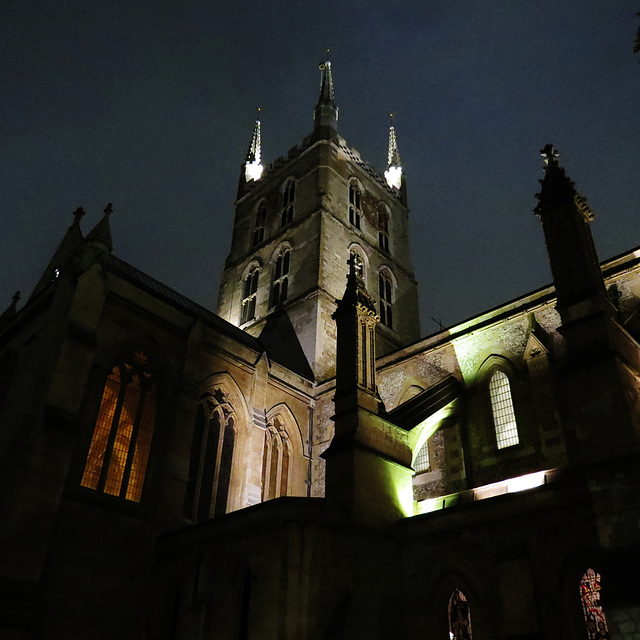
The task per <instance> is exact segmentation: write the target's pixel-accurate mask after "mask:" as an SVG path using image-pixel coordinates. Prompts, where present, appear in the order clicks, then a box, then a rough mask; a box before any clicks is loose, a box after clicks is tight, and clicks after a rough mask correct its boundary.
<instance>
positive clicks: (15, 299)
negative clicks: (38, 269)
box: [11, 291, 20, 306]
mask: <svg viewBox="0 0 640 640" xmlns="http://www.w3.org/2000/svg"><path fill="white" fill-rule="evenodd" d="M18 300H20V292H19V291H16V292H15V293H14V294H13V296H11V303H12V304H13V306H16V305H17V304H18Z"/></svg>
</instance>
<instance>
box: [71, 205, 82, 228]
mask: <svg viewBox="0 0 640 640" xmlns="http://www.w3.org/2000/svg"><path fill="white" fill-rule="evenodd" d="M84 215H85V210H84V209H83V208H82V207H78V208H77V209H76V210H75V211H74V212H73V218H74V221H75V223H76V224H80V220H81V219H82V217H83V216H84Z"/></svg>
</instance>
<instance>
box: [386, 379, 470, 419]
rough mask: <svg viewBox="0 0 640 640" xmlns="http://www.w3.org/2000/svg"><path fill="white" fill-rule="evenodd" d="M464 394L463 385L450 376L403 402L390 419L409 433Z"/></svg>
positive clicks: (389, 416)
mask: <svg viewBox="0 0 640 640" xmlns="http://www.w3.org/2000/svg"><path fill="white" fill-rule="evenodd" d="M461 393H462V385H461V384H460V382H458V380H457V379H456V378H455V377H454V376H448V377H446V378H445V379H444V380H440V382H436V383H435V384H434V385H431V386H430V387H429V388H428V389H425V390H424V391H421V392H420V393H419V394H418V395H417V396H414V397H413V398H411V399H409V400H407V401H406V402H403V403H402V404H401V405H399V406H397V407H396V408H395V409H393V410H392V411H389V413H388V414H387V415H388V418H389V420H390V421H391V422H393V423H394V424H397V425H398V426H399V427H402V428H403V429H406V430H407V431H409V430H411V429H413V427H415V426H417V425H419V424H420V423H421V422H422V421H423V420H426V419H427V418H429V417H430V416H432V415H433V414H434V413H436V411H440V409H442V408H444V407H446V406H447V405H448V404H449V403H450V402H451V401H452V400H455V399H456V398H458V397H459V396H460V395H461Z"/></svg>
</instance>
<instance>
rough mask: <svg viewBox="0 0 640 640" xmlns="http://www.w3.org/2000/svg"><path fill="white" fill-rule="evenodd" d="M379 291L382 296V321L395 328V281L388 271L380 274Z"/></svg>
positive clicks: (390, 327)
mask: <svg viewBox="0 0 640 640" xmlns="http://www.w3.org/2000/svg"><path fill="white" fill-rule="evenodd" d="M378 293H379V297H380V322H382V324H384V325H385V326H387V327H389V329H393V282H392V281H391V276H390V275H389V273H388V272H387V271H380V273H379V274H378Z"/></svg>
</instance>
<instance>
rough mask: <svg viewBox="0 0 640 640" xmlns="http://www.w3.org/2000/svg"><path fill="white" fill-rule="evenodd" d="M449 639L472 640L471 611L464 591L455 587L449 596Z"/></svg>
mask: <svg viewBox="0 0 640 640" xmlns="http://www.w3.org/2000/svg"><path fill="white" fill-rule="evenodd" d="M449 638H450V640H472V638H473V633H472V631H471V611H470V610H469V603H468V602H467V598H466V597H465V595H464V593H462V591H460V590H459V589H455V590H454V592H453V593H452V594H451V597H450V598H449Z"/></svg>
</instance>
